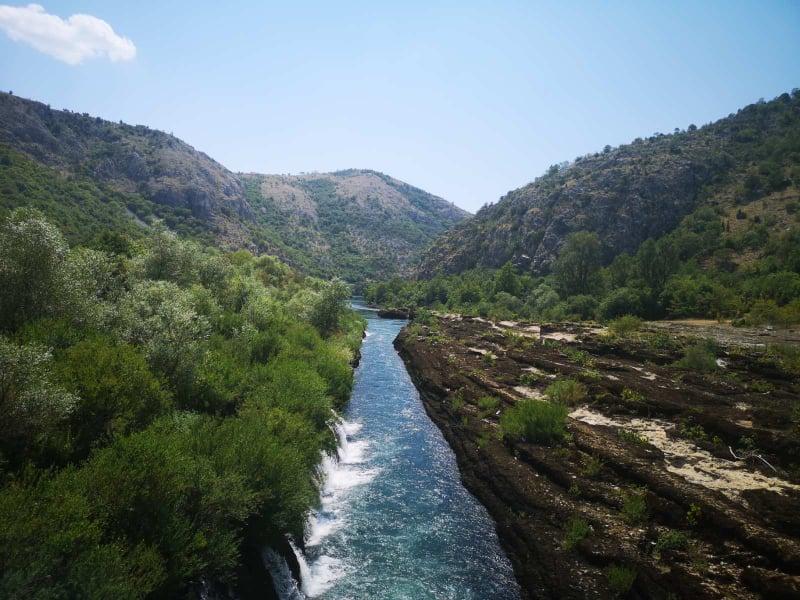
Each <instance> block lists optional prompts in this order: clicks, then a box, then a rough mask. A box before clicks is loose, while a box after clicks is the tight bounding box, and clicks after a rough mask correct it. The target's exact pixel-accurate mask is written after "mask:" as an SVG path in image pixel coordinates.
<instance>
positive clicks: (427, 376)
mask: <svg viewBox="0 0 800 600" xmlns="http://www.w3.org/2000/svg"><path fill="white" fill-rule="evenodd" d="M732 331H733V332H734V334H731V332H730V331H728V332H727V333H728V334H729V335H727V337H725V338H720V340H719V341H718V342H717V343H716V344H714V343H712V342H704V343H703V344H699V343H698V341H697V340H694V339H692V338H691V335H690V334H691V329H690V330H689V331H688V332H680V333H675V332H672V331H670V332H669V333H668V334H665V333H664V331H663V330H661V329H659V328H658V327H652V328H647V327H646V328H645V329H644V330H641V331H637V332H630V333H627V334H625V335H612V334H610V332H608V331H605V330H603V329H602V328H592V327H583V326H576V325H564V326H557V327H544V326H539V325H535V324H520V323H511V322H501V323H490V322H487V321H484V320H481V319H468V318H463V319H462V318H460V317H458V316H454V315H449V316H443V317H438V318H433V319H432V320H430V321H429V322H428V323H427V324H424V325H423V324H419V323H416V324H412V325H411V326H409V327H407V328H406V329H405V330H404V331H403V332H401V334H400V335H399V336H398V338H397V340H396V342H395V345H396V347H397V348H398V350H399V351H400V354H401V356H402V357H403V359H404V361H405V363H406V366H407V368H408V370H409V372H410V373H411V375H412V377H413V379H414V380H415V383H416V384H417V387H418V389H419V390H420V394H421V396H422V399H423V403H424V405H425V408H426V410H427V412H428V414H429V415H430V416H431V418H432V419H433V420H434V422H435V423H436V424H437V425H438V426H439V427H440V429H441V430H442V432H443V433H444V435H445V437H446V438H447V440H448V442H449V443H450V445H451V446H452V448H453V450H454V451H455V453H456V455H457V458H458V462H459V467H460V470H461V475H462V478H463V480H464V483H465V485H466V486H467V487H468V488H469V489H470V490H471V491H472V492H473V493H474V494H475V495H476V496H477V497H478V498H479V499H480V500H481V502H482V503H483V504H484V505H485V506H486V508H487V509H488V510H489V512H490V513H491V515H492V516H493V518H494V519H495V521H496V523H497V530H498V534H499V536H500V539H501V542H502V543H503V546H504V548H505V550H506V552H507V553H508V555H509V557H510V559H511V561H512V563H513V565H514V569H515V573H516V575H517V578H518V580H519V582H520V584H521V585H522V587H523V589H524V593H525V594H526V595H527V597H530V598H609V597H614V596H622V597H630V598H664V599H666V598H722V597H725V598H742V599H745V598H748V599H749V598H759V597H764V598H796V597H800V518H799V517H798V515H799V514H800V511H798V508H800V477H799V475H800V468H798V464H800V435H798V420H800V405H798V397H800V385H799V384H798V378H797V375H796V371H795V370H794V369H796V367H797V365H796V360H797V358H796V356H797V355H796V354H793V352H796V350H797V349H796V346H788V347H787V346H776V347H774V348H770V347H768V346H767V345H766V344H768V343H769V342H770V339H769V338H767V339H765V340H764V342H765V344H764V345H763V346H760V345H755V346H754V345H753V344H750V343H742V344H738V343H737V341H736V335H735V331H736V330H732ZM704 335H706V332H704ZM751 337H752V336H751ZM749 340H750V338H748V341H749ZM701 346H702V347H703V348H704V350H703V352H705V355H704V356H702V357H701V358H702V359H703V360H699V361H698V360H695V359H696V358H697V356H695V355H693V354H692V350H689V351H688V353H687V349H693V348H694V349H696V351H695V354H697V353H698V352H700V350H697V349H698V348H700V347H701ZM793 348H794V350H793ZM712 353H713V361H712V362H711V363H710V364H709V361H708V355H709V354H712ZM687 354H689V355H692V356H693V357H694V358H692V356H690V359H689V360H687V359H686V358H685V357H686V355H687ZM793 357H794V358H793ZM793 361H794V362H793ZM679 364H680V366H679ZM565 379H568V380H573V381H575V382H577V383H579V384H580V385H579V386H574V389H577V390H579V391H580V390H581V389H582V390H584V393H583V394H581V393H578V394H573V395H572V396H573V397H571V398H569V399H568V403H569V417H568V419H567V431H568V434H567V436H566V438H565V439H564V440H563V441H562V442H560V443H557V444H553V445H550V446H545V445H540V444H531V443H527V442H525V441H517V442H511V441H509V440H508V439H505V440H503V439H502V436H501V435H500V429H501V428H500V426H499V421H500V415H502V413H503V412H504V411H505V410H507V409H508V408H509V407H511V406H513V405H514V404H515V403H517V402H520V401H522V400H524V399H537V400H541V401H543V402H547V401H550V399H549V396H553V395H554V392H553V389H552V388H550V386H551V384H552V383H553V382H556V381H562V380H565ZM548 390H549V391H548Z"/></svg>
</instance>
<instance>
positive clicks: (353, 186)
mask: <svg viewBox="0 0 800 600" xmlns="http://www.w3.org/2000/svg"><path fill="white" fill-rule="evenodd" d="M242 180H243V181H244V184H245V189H246V190H247V198H248V200H249V202H250V205H251V206H252V207H253V210H254V211H255V213H256V215H258V217H257V218H258V220H259V222H261V223H264V226H265V227H264V233H263V236H264V237H263V243H264V244H265V245H269V244H270V243H271V242H272V243H275V244H278V245H279V246H280V250H279V252H278V253H279V254H281V255H284V254H285V255H286V256H290V257H292V258H293V260H294V261H295V262H296V263H297V264H299V265H301V266H303V267H304V268H305V269H306V270H308V271H311V272H315V271H316V272H323V273H325V272H327V273H331V272H333V273H339V274H341V275H342V276H343V277H346V278H348V279H349V280H351V281H362V280H365V279H368V278H371V277H373V276H374V275H376V274H383V273H398V272H403V271H404V266H405V265H407V264H409V263H410V262H411V260H412V259H413V258H416V255H417V254H418V252H419V251H420V249H422V248H423V247H425V246H426V245H427V244H428V243H429V242H430V240H432V239H433V238H434V237H435V236H436V235H438V234H440V233H442V232H443V231H445V230H446V229H447V228H448V227H450V226H452V225H454V224H456V223H458V222H459V221H461V220H463V219H464V218H465V217H466V216H467V213H465V212H464V211H462V210H461V209H459V208H457V207H456V206H454V205H453V204H450V203H449V202H446V201H444V200H442V199H441V198H438V197H436V196H433V195H431V194H428V193H427V192H424V191H422V190H420V189H418V188H415V187H413V186H410V185H408V184H406V183H403V182H402V181H398V180H397V179H393V178H391V177H389V176H387V175H384V174H383V173H378V172H375V171H366V170H359V169H350V170H347V171H337V172H335V173H312V174H307V175H258V174H245V175H242Z"/></svg>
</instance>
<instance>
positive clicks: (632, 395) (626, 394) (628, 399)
mask: <svg viewBox="0 0 800 600" xmlns="http://www.w3.org/2000/svg"><path fill="white" fill-rule="evenodd" d="M622 401H623V402H625V403H627V404H641V403H642V402H644V401H645V397H644V394H642V393H641V392H637V391H636V390H632V389H630V388H625V389H624V390H622Z"/></svg>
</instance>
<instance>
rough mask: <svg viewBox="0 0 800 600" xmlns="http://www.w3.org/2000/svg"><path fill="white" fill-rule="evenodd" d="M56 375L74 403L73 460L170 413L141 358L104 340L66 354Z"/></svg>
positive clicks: (125, 346)
mask: <svg viewBox="0 0 800 600" xmlns="http://www.w3.org/2000/svg"><path fill="white" fill-rule="evenodd" d="M58 371H59V373H60V375H61V379H62V381H63V382H64V384H65V386H66V387H67V389H69V390H70V391H71V392H74V393H75V395H76V396H77V398H78V401H77V403H76V405H75V410H74V411H73V412H72V415H71V417H70V422H71V430H72V437H73V445H74V455H75V456H78V457H81V458H82V457H85V456H86V455H88V453H89V450H90V449H91V448H92V446H94V445H96V444H106V443H108V441H109V440H110V439H111V438H113V437H115V436H118V435H123V434H126V433H130V432H133V431H136V430H138V429H143V428H144V427H146V426H147V425H148V424H149V423H150V422H151V421H153V420H154V419H155V418H156V417H157V416H158V415H160V414H162V413H164V412H165V411H167V410H168V409H170V408H172V402H171V398H170V395H169V393H168V392H166V391H165V390H164V389H162V386H161V382H160V381H159V380H158V379H157V378H156V377H155V376H154V375H153V374H152V373H151V372H150V370H149V368H148V366H147V361H146V360H145V357H144V356H143V355H142V354H141V353H140V352H138V351H137V350H136V349H135V348H133V347H132V346H130V345H128V344H119V343H115V342H114V341H113V340H112V339H110V338H108V337H106V336H97V337H93V338H90V339H87V340H84V341H82V342H79V343H78V344H76V345H75V346H73V347H71V348H69V349H68V350H66V351H65V352H64V354H63V357H61V359H60V360H59V363H58Z"/></svg>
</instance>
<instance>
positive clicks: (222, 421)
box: [0, 209, 363, 598]
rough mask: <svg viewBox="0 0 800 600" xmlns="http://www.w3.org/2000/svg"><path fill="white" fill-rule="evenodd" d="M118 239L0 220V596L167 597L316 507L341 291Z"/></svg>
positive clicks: (259, 263)
mask: <svg viewBox="0 0 800 600" xmlns="http://www.w3.org/2000/svg"><path fill="white" fill-rule="evenodd" d="M116 241H117V243H116V244H108V245H109V246H115V247H117V248H118V249H120V250H122V251H120V252H113V251H104V250H99V249H89V248H85V247H73V248H70V247H69V246H68V244H67V242H66V241H65V239H64V237H63V236H62V233H61V232H60V231H59V230H58V229H57V228H56V227H55V226H54V225H52V224H51V223H49V222H48V221H47V220H46V219H45V218H44V217H43V216H42V214H41V213H39V212H37V211H34V210H30V209H17V210H15V211H13V212H11V213H10V214H9V215H8V217H7V218H6V219H5V220H4V221H3V222H2V223H1V224H0V318H1V320H0V411H1V412H2V414H3V416H4V421H3V427H2V430H1V431H0V483H2V488H1V489H0V597H4V598H28V597H32V598H77V597H81V598H84V597H86V598H140V597H144V596H149V597H160V598H173V597H176V596H177V595H180V594H182V593H185V592H186V591H187V590H188V589H189V587H190V586H191V585H193V584H197V582H198V581H199V580H200V579H201V578H213V579H217V580H221V581H225V580H228V579H230V578H231V577H232V576H233V574H234V571H235V569H236V567H237V565H238V564H239V561H240V560H241V551H242V547H243V544H244V543H245V540H247V541H248V542H249V543H269V542H270V540H274V539H276V538H277V537H278V536H283V535H285V534H293V535H297V536H301V535H302V533H303V528H304V526H305V522H306V515H307V512H308V510H309V508H310V507H312V506H313V505H314V504H315V503H316V502H317V501H318V484H319V482H318V479H317V476H316V467H317V464H318V462H319V460H320V454H321V452H325V451H328V452H330V451H332V450H333V448H334V445H335V439H334V436H333V434H332V433H331V429H330V423H331V420H332V419H333V418H334V417H335V413H334V412H333V410H332V409H334V408H336V407H341V405H342V404H343V403H344V402H345V401H346V400H347V398H348V396H349V392H350V387H351V384H352V368H351V366H350V363H351V362H352V359H353V355H354V352H355V351H356V350H357V348H358V345H359V342H360V337H361V331H362V328H363V323H362V321H361V319H360V318H359V317H357V316H356V315H355V314H354V313H353V312H352V311H350V310H348V309H346V306H345V302H344V301H345V299H346V297H347V294H348V291H347V288H346V287H345V286H343V284H341V283H337V282H333V283H330V284H328V283H324V282H322V281H319V280H313V279H308V278H304V277H301V276H299V275H298V274H296V273H295V272H294V271H292V270H291V269H289V268H288V267H287V266H285V265H284V264H282V263H280V262H279V261H277V260H276V259H274V258H272V257H269V256H261V257H254V256H252V255H251V254H249V253H248V252H245V251H240V252H236V253H232V254H222V253H220V252H218V251H216V250H213V249H209V248H206V247H202V246H199V245H197V244H196V243H194V242H191V241H186V240H181V239H179V238H177V237H176V236H175V235H174V234H172V233H171V232H170V231H168V230H166V229H156V230H155V231H154V232H153V233H152V234H151V235H149V236H147V237H140V238H138V239H133V240H131V239H129V238H126V237H124V236H120V238H119V239H117V240H116Z"/></svg>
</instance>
